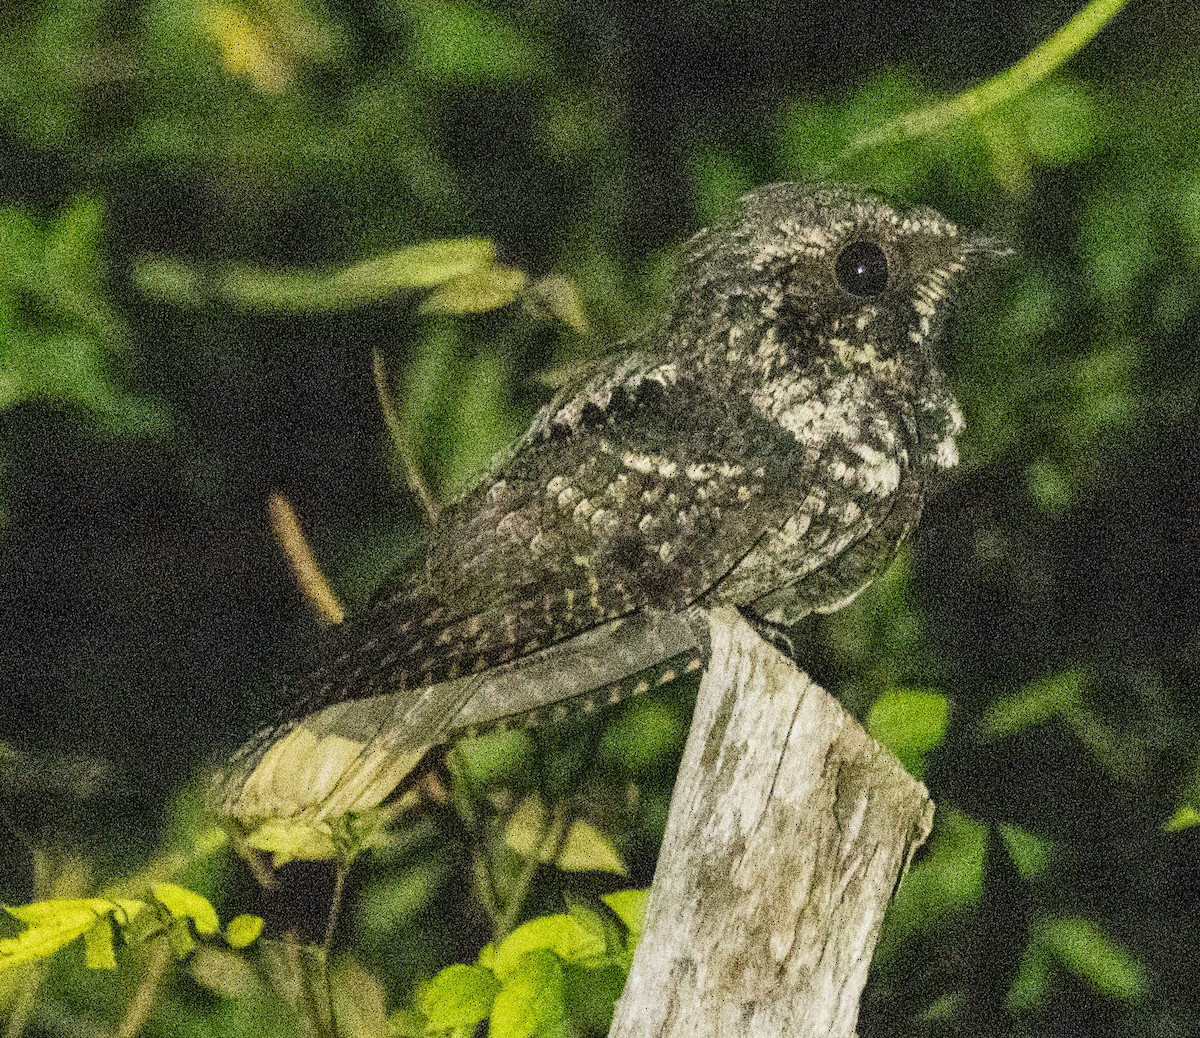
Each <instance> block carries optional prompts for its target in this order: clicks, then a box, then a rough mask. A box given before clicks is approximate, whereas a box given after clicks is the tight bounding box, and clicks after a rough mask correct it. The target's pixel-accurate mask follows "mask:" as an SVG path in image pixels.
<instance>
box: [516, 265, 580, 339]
mask: <svg viewBox="0 0 1200 1038" xmlns="http://www.w3.org/2000/svg"><path fill="white" fill-rule="evenodd" d="M525 302H526V303H527V305H528V306H529V307H530V309H531V310H533V311H534V312H535V313H539V312H541V313H545V314H546V315H547V316H549V317H557V318H558V319H559V320H560V321H562V323H563V324H565V325H566V326H567V327H568V328H570V329H571V331H573V332H578V333H579V334H580V335H586V334H587V330H588V319H587V311H586V310H585V309H584V306H583V299H582V298H581V297H580V295H579V289H578V288H577V287H576V286H575V282H574V281H572V280H571V279H570V278H569V277H567V276H566V275H564V274H549V275H547V276H546V277H544V278H540V279H539V280H537V281H535V282H534V283H533V284H532V285H530V286H529V291H528V292H526V294H525Z"/></svg>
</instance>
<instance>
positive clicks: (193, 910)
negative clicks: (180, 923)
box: [151, 883, 221, 936]
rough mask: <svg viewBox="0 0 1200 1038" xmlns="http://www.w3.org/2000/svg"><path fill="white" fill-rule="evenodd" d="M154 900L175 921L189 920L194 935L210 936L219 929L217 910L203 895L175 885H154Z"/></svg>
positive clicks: (152, 888)
mask: <svg viewBox="0 0 1200 1038" xmlns="http://www.w3.org/2000/svg"><path fill="white" fill-rule="evenodd" d="M151 890H152V891H153V892H154V899H155V900H156V901H157V902H158V903H159V904H160V905H162V906H163V908H165V909H166V910H167V911H168V912H170V913H171V915H173V916H175V918H177V919H190V920H191V921H192V925H193V926H195V927H196V933H198V934H204V935H205V936H210V935H212V934H215V933H216V932H217V931H218V930H219V929H220V928H221V922H220V920H219V919H217V910H216V909H215V908H213V906H212V905H211V904H210V903H209V900H208V898H206V897H204V895H203V894H197V893H196V892H195V891H194V890H188V889H187V888H186V887H181V886H178V885H177V884H175V883H155V884H154V886H153V887H151Z"/></svg>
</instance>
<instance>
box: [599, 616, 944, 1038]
mask: <svg viewBox="0 0 1200 1038" xmlns="http://www.w3.org/2000/svg"><path fill="white" fill-rule="evenodd" d="M710 626H711V633H712V662H711V664H710V666H709V668H708V670H707V672H706V673H705V675H704V679H703V681H702V682H701V685H700V694H699V698H698V700H697V703H696V714H695V718H694V720H693V722H692V730H691V735H690V736H689V738H688V742H687V747H686V749H685V751H684V755H683V762H682V764H681V765H680V769H679V777H678V779H677V780H676V785H675V793H674V796H673V798H672V800H671V810H670V815H669V818H668V821H667V830H666V837H665V839H664V842H663V847H662V852H661V854H660V855H659V861H658V870H657V873H656V875H655V879H654V886H653V888H652V890H651V894H650V901H649V907H648V911H647V918H646V926H645V933H644V935H643V937H642V940H641V944H640V945H639V947H638V950H637V953H636V955H635V957H634V961H633V969H632V972H631V973H630V976H629V982H628V984H627V986H626V988H625V993H624V994H623V995H622V997H621V1000H620V1002H619V1003H618V1005H617V1011H616V1017H615V1019H614V1020H613V1025H612V1029H611V1031H610V1032H609V1038H642V1036H646V1038H649V1036H654V1038H715V1036H720V1038H775V1036H779V1038H783V1036H785V1035H786V1036H788V1038H852V1036H853V1035H854V1034H855V1025H856V1023H857V1019H858V1007H859V999H860V997H861V994H862V990H863V987H864V985H865V983H866V978H867V970H868V968H869V966H870V963H871V956H872V954H873V952H874V949H875V943H876V941H877V940H878V938H879V932H880V927H881V925H882V923H883V914H884V911H885V909H886V908H887V904H888V902H889V901H890V899H891V896H892V893H893V891H894V890H895V887H896V884H897V882H898V880H899V878H900V876H901V874H902V872H903V870H904V868H905V867H906V866H907V864H908V861H909V859H910V858H911V856H912V854H913V852H914V851H915V850H916V848H917V847H919V846H920V844H921V843H922V841H924V839H925V837H926V836H927V835H928V833H929V829H930V826H931V824H932V821H933V803H932V801H931V800H930V799H929V794H928V791H927V790H926V789H925V787H924V785H922V784H921V783H920V782H918V781H917V780H916V779H914V778H912V776H910V775H909V774H908V772H907V771H905V769H904V767H903V766H902V765H901V764H900V762H899V761H897V760H896V759H895V757H893V756H892V755H891V754H890V753H888V752H887V751H886V750H884V749H883V748H882V747H880V745H879V744H878V743H877V742H875V740H874V739H872V738H871V737H870V736H869V735H867V733H866V732H865V731H864V730H863V729H862V727H861V726H860V725H859V724H858V722H857V721H855V720H854V719H853V718H852V717H851V716H850V715H849V714H848V713H847V712H846V711H845V710H844V709H843V708H842V707H841V705H840V704H839V703H838V702H837V701H836V700H835V699H834V698H833V697H832V696H830V695H829V693H827V692H826V691H825V690H824V689H823V688H821V687H820V686H818V685H816V684H814V683H813V682H812V681H810V680H809V678H808V677H807V675H805V674H803V673H802V672H800V671H799V670H797V669H796V668H795V667H794V666H793V665H792V664H791V663H790V662H789V661H788V660H787V659H786V658H785V657H784V656H783V655H782V654H780V653H779V652H778V651H777V650H775V649H774V648H772V647H771V646H770V645H768V644H767V643H765V642H764V641H762V640H761V639H760V638H759V637H758V636H757V635H756V634H755V632H754V631H753V630H752V629H751V628H750V627H749V626H748V625H747V624H746V623H745V621H743V620H742V619H741V618H740V617H739V616H738V615H737V614H736V613H734V612H732V611H727V610H719V611H717V612H716V613H715V614H714V615H713V618H712V621H711V625H710Z"/></svg>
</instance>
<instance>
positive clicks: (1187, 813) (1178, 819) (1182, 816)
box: [1163, 804, 1200, 833]
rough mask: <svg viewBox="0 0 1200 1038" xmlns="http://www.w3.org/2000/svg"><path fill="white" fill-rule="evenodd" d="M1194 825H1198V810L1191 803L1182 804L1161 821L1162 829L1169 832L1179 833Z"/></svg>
mask: <svg viewBox="0 0 1200 1038" xmlns="http://www.w3.org/2000/svg"><path fill="white" fill-rule="evenodd" d="M1196 825H1200V810H1197V809H1196V808H1195V807H1193V806H1192V805H1191V804H1184V805H1183V806H1182V807H1181V808H1179V809H1178V810H1177V811H1176V812H1175V813H1174V814H1173V815H1171V817H1170V818H1168V819H1167V820H1166V822H1164V823H1163V829H1164V830H1165V831H1166V832H1169V833H1179V832H1183V830H1184V829H1191V828H1192V827H1193V826H1196Z"/></svg>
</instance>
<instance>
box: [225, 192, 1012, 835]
mask: <svg viewBox="0 0 1200 1038" xmlns="http://www.w3.org/2000/svg"><path fill="white" fill-rule="evenodd" d="M996 252H997V249H996V248H995V246H994V245H993V243H992V242H991V241H990V240H988V239H982V238H975V237H971V236H969V235H966V234H964V233H962V232H960V231H959V229H958V228H957V227H956V226H955V225H954V224H952V223H950V222H949V221H948V220H946V219H945V218H943V217H942V216H940V215H939V214H938V213H936V212H934V211H933V210H931V209H927V208H900V207H898V206H895V205H893V204H891V203H889V202H887V201H884V200H883V199H881V198H878V197H876V196H874V195H871V194H868V193H866V192H862V191H858V190H852V189H844V188H835V187H816V188H814V187H806V186H802V185H799V184H787V183H781V184H772V185H769V186H767V187H763V188H761V189H759V190H757V191H754V192H751V193H750V194H748V195H746V196H745V197H743V198H742V199H740V200H739V201H738V202H737V203H736V205H735V206H734V207H733V210H732V212H731V213H730V215H729V216H728V217H727V218H726V219H725V220H724V221H723V222H721V223H720V224H718V225H716V226H714V227H712V228H710V229H708V230H704V231H701V232H700V233H699V234H697V235H696V236H695V237H694V238H692V239H691V241H690V242H689V243H688V244H687V246H686V249H685V252H684V257H683V261H682V264H681V269H680V272H679V274H678V276H677V280H676V284H675V287H674V291H673V294H672V295H671V297H670V300H669V303H668V305H667V307H666V309H665V311H664V313H663V314H662V315H661V318H660V319H658V320H657V321H656V322H655V323H653V324H652V326H651V327H649V328H647V329H646V330H645V331H643V332H642V333H641V334H640V335H638V336H637V337H635V338H634V339H632V340H630V341H628V342H627V343H625V344H623V345H622V346H621V347H620V348H618V349H617V350H616V351H615V352H613V353H612V354H611V355H608V356H605V357H602V358H600V359H598V360H596V361H595V362H594V363H593V364H592V365H591V366H590V367H589V368H588V369H587V370H586V371H584V372H583V373H582V374H580V375H579V376H578V377H577V378H576V379H575V380H574V382H573V383H572V384H571V385H569V386H567V387H566V388H564V389H563V390H562V391H560V392H559V393H558V395H557V396H556V397H555V398H554V399H553V400H552V401H551V402H550V403H549V404H548V405H546V406H545V407H543V408H542V410H541V411H540V412H538V414H537V415H536V416H535V417H534V419H533V422H532V424H531V425H530V427H529V429H528V431H527V432H526V433H525V434H524V435H523V436H522V437H521V438H520V439H519V440H518V441H517V442H516V443H515V444H514V445H513V446H512V447H511V448H509V449H508V450H506V451H504V452H502V453H501V454H500V455H499V456H497V457H496V458H495V459H494V460H493V462H492V464H491V466H490V467H489V469H488V471H487V472H486V473H485V474H484V475H483V477H482V478H481V479H480V480H479V482H478V483H477V484H476V485H475V486H474V488H473V489H471V490H470V491H469V492H467V493H466V494H465V495H464V496H463V497H462V498H461V499H459V500H458V501H456V502H455V503H454V504H453V505H451V506H450V507H448V508H447V509H446V510H445V511H444V512H443V513H442V515H441V516H440V517H439V519H438V521H437V522H436V524H435V526H434V528H433V529H432V530H431V531H430V534H429V537H428V542H427V545H426V548H425V553H424V557H423V559H422V560H421V562H420V563H419V565H417V566H416V567H415V568H414V569H413V570H412V571H411V572H408V573H405V574H402V575H399V576H395V577H392V578H390V579H389V580H388V581H387V582H385V584H384V587H383V589H382V590H381V591H380V592H379V593H378V594H377V595H376V597H375V598H374V600H373V601H372V602H371V603H370V605H369V606H368V607H367V608H366V609H365V610H364V611H363V613H362V614H361V615H360V616H358V617H356V618H354V619H352V620H350V621H349V622H347V623H346V624H344V625H342V626H341V627H340V628H338V629H336V630H334V631H332V632H330V634H329V636H328V643H327V644H326V645H325V646H324V647H323V654H322V655H323V662H322V663H321V664H320V665H319V666H317V667H315V668H314V669H313V670H311V672H308V673H305V674H303V675H301V676H300V677H299V678H297V679H296V680H295V681H294V687H293V688H292V689H291V691H292V693H293V697H294V700H295V703H294V706H293V707H292V708H291V709H290V710H288V711H287V712H286V713H285V714H284V715H283V718H282V719H281V720H280V721H279V722H278V723H276V724H273V725H270V726H268V727H266V728H264V729H263V730H262V731H261V732H259V733H258V735H256V736H255V737H254V739H252V740H251V741H250V742H249V743H248V744H247V745H246V746H245V747H243V748H242V749H241V750H240V751H239V752H238V753H237V754H236V755H235V756H234V757H233V759H232V760H231V761H230V763H229V764H228V766H227V767H226V768H225V770H224V771H223V772H222V773H221V774H220V775H219V776H218V778H217V779H216V781H215V782H214V784H213V787H212V790H211V796H210V803H211V806H212V807H213V809H214V810H215V811H216V812H217V813H219V814H221V815H223V816H226V817H228V818H231V819H232V820H235V821H236V822H238V823H240V824H242V825H245V826H248V827H253V826H255V825H257V824H259V823H261V822H264V821H269V820H272V819H287V820H293V821H299V822H305V823H321V822H327V821H331V820H334V819H336V818H338V817H340V816H342V815H345V814H347V813H349V812H353V811H359V810H363V809H365V808H369V807H372V806H374V805H376V804H378V803H379V802H381V801H382V800H383V799H384V798H385V797H387V796H388V795H389V794H390V793H391V792H393V791H394V790H395V789H396V788H397V787H398V786H400V785H401V784H402V783H403V782H404V780H405V778H406V777H407V776H409V775H410V774H411V773H412V771H413V769H414V768H415V766H416V765H417V764H418V762H419V761H420V760H421V759H422V757H423V756H424V755H425V754H426V753H427V751H428V750H429V749H430V748H431V747H432V746H435V745H438V744H442V743H445V742H448V741H452V740H454V739H455V738H457V737H460V736H463V735H467V734H471V733H474V732H476V731H479V730H481V729H484V728H487V727H489V726H496V725H502V724H505V723H509V722H510V721H519V720H532V719H543V720H549V719H554V718H556V717H561V716H564V715H565V714H567V713H568V712H569V711H576V710H582V711H592V710H595V709H597V708H599V707H600V706H602V705H603V704H605V703H608V702H610V701H612V702H615V701H616V700H618V699H620V698H622V697H623V696H626V695H629V694H633V693H636V692H639V691H644V690H646V689H648V688H650V687H652V686H655V685H659V684H663V683H665V682H667V681H669V680H671V679H672V678H674V677H675V676H676V675H678V674H680V673H682V672H684V671H688V670H695V669H698V668H699V667H701V666H702V665H703V662H704V658H705V656H704V654H705V648H706V646H705V641H706V639H705V632H706V624H705V622H704V609H705V607H707V606H710V605H713V604H716V603H724V604H728V605H733V606H736V607H737V608H739V609H740V610H741V611H742V613H743V614H744V615H745V616H746V617H747V618H749V619H750V620H751V621H752V622H754V623H756V624H758V625H760V627H762V628H763V629H764V630H769V629H770V628H772V627H788V626H790V625H792V624H795V623H796V622H797V621H798V620H800V619H801V618H802V617H803V616H805V615H806V614H808V613H811V612H828V611H831V610H834V609H838V608H840V607H841V606H843V605H845V604H846V603H848V602H849V601H850V600H851V599H853V598H854V596H855V595H857V594H858V593H859V592H860V591H862V590H863V588H865V587H866V586H867V585H868V584H870V582H871V581H872V580H873V579H874V578H875V577H876V576H877V575H878V574H879V573H880V572H881V571H882V570H883V569H884V567H886V566H887V564H888V563H889V561H890V560H891V559H892V557H893V556H894V554H895V552H896V550H897V548H898V547H899V545H900V544H901V542H902V541H903V540H904V538H905V536H906V535H907V534H908V532H909V531H910V530H911V529H912V527H913V524H914V523H915V522H916V521H917V519H918V517H919V515H920V512H921V507H922V502H923V499H924V497H925V494H926V490H927V488H928V486H929V483H930V479H931V477H932V476H933V474H934V473H935V472H936V471H937V470H939V469H944V468H947V467H949V466H952V465H954V464H955V462H956V460H957V452H956V449H955V436H956V434H957V433H958V432H959V431H960V429H961V428H962V417H961V415H960V412H959V408H958V406H957V404H956V403H955V401H954V398H953V396H952V395H951V392H950V388H949V386H948V385H947V382H946V379H945V377H944V376H943V375H942V373H941V372H940V371H939V370H938V368H937V366H936V364H935V363H934V359H933V354H932V351H931V347H932V345H933V343H934V342H935V340H936V339H937V338H938V336H939V333H940V329H941V327H942V323H943V319H944V316H945V313H946V311H947V308H948V306H949V305H950V304H951V302H952V300H953V298H954V297H955V295H956V293H957V291H958V289H959V288H960V287H961V283H962V282H963V280H964V278H968V277H970V276H971V275H972V274H973V273H974V272H975V271H976V270H977V269H978V268H979V267H980V264H979V262H978V260H979V259H980V258H981V257H983V256H986V255H990V254H995V253H996Z"/></svg>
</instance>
